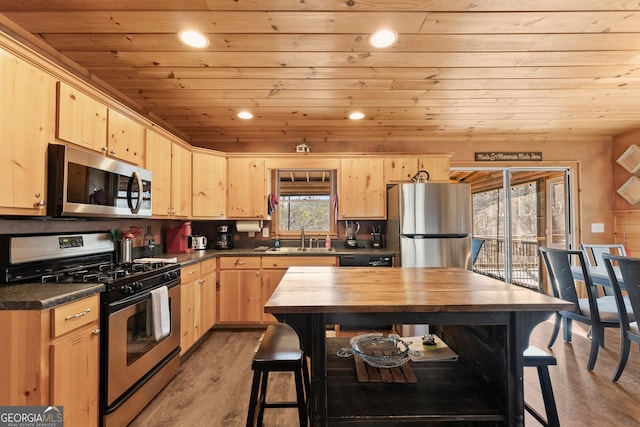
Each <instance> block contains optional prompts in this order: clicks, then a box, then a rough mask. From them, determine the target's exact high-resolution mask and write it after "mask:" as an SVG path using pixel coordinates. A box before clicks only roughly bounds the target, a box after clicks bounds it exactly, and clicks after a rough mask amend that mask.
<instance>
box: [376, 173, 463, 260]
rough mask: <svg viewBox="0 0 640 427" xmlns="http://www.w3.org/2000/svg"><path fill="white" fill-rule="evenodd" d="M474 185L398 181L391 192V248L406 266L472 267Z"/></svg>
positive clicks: (388, 214) (389, 232) (388, 195)
mask: <svg viewBox="0 0 640 427" xmlns="http://www.w3.org/2000/svg"><path fill="white" fill-rule="evenodd" d="M471 228H472V212H471V185H470V184H456V183H448V182H427V183H409V184H397V185H395V186H393V187H391V188H390V189H389V190H388V192H387V247H388V249H390V250H392V251H394V252H396V253H397V254H399V256H398V258H399V259H396V263H397V264H399V265H400V266H402V267H462V268H466V269H471V233H472V230H471Z"/></svg>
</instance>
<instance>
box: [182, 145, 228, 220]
mask: <svg viewBox="0 0 640 427" xmlns="http://www.w3.org/2000/svg"><path fill="white" fill-rule="evenodd" d="M192 164H193V167H192V185H193V198H192V206H191V213H192V216H193V217H194V218H224V217H225V216H224V215H225V202H226V200H225V199H226V191H227V159H226V158H225V156H224V155H222V154H219V153H212V152H208V151H205V150H195V151H194V152H193V153H192Z"/></svg>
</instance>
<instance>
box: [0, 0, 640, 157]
mask: <svg viewBox="0 0 640 427" xmlns="http://www.w3.org/2000/svg"><path fill="white" fill-rule="evenodd" d="M0 13H2V14H3V15H4V18H2V19H3V20H4V21H0V24H2V22H5V25H6V23H7V22H9V23H11V24H12V25H13V23H15V24H17V25H18V26H19V27H20V28H22V29H24V30H26V31H28V32H29V33H32V34H34V35H36V36H37V37H38V38H40V39H41V40H44V41H45V42H46V43H47V44H48V45H50V46H52V47H53V48H55V49H56V50H57V51H59V52H61V53H62V55H64V56H65V57H68V58H70V59H71V60H73V61H75V62H77V63H78V64H80V65H81V66H82V67H84V68H85V69H86V70H88V71H89V72H90V73H92V75H94V76H96V77H98V78H99V79H100V80H102V81H104V82H106V83H107V84H108V85H110V86H112V87H113V88H115V89H117V90H118V91H119V92H120V93H122V94H124V95H126V97H127V98H128V99H129V100H131V101H132V105H133V106H134V107H135V108H136V109H138V110H140V111H143V112H144V113H145V114H148V115H150V116H151V117H154V116H157V117H159V118H161V119H162V120H163V121H165V122H166V123H168V124H169V125H170V126H171V127H173V128H174V129H177V130H178V131H179V132H180V134H181V135H183V136H186V137H187V138H188V139H189V140H190V141H191V143H192V144H193V145H196V146H203V147H209V148H215V147H216V144H229V143H236V144H242V143H252V144H261V143H266V142H269V143H272V142H274V141H278V142H281V143H286V144H288V145H291V144H299V143H302V142H305V143H310V144H313V143H314V142H315V143H327V142H328V143H340V142H344V141H362V142H364V141H367V142H371V143H376V142H384V143H390V142H391V143H392V142H394V141H398V142H400V141H438V140H439V141H446V140H451V139H463V140H469V141H472V140H474V138H480V139H484V140H487V139H494V140H502V141H508V140H545V138H549V139H550V138H551V137H554V138H555V139H558V137H560V138H563V137H566V138H567V140H573V141H577V140H579V139H580V137H581V136H586V135H589V136H611V135H615V134H619V133H622V132H625V131H628V130H631V129H636V128H640V115H639V114H638V111H639V110H640V86H639V83H640V54H639V53H640V2H637V1H627V0H607V1H604V0H537V1H518V0H512V1H506V0H483V1H477V0H422V1H419V0H415V1H399V0H386V1H382V0H362V1H359V0H180V1H175V0H135V1H134V0H109V1H94V0H29V1H22V0H0ZM7 20H9V21H7ZM186 27H189V28H195V29H198V30H200V31H203V32H204V33H206V34H207V36H208V38H209V40H210V44H209V46H208V47H206V48H204V49H194V48H189V47H186V46H185V45H183V43H182V42H180V41H179V40H178V38H177V33H178V31H180V30H181V29H183V28H186ZM380 27H391V28H393V29H395V30H396V31H397V32H398V35H399V39H398V42H397V43H396V44H395V45H393V46H392V47H389V48H386V49H376V48H373V47H371V46H369V44H368V38H369V35H370V34H371V33H372V32H373V31H374V30H376V29H378V28H380ZM240 110H249V111H251V112H252V113H253V114H254V118H253V119H252V120H241V119H239V118H238V117H236V114H237V113H238V112H239V111H240ZM353 110H360V111H362V112H363V113H364V114H365V118H364V119H362V120H360V121H351V120H349V119H348V118H347V116H348V115H349V113H350V112H352V111H353ZM533 148H535V147H533V146H532V149H533Z"/></svg>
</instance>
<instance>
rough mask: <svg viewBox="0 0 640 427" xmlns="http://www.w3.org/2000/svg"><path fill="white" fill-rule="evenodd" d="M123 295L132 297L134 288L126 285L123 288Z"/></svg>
mask: <svg viewBox="0 0 640 427" xmlns="http://www.w3.org/2000/svg"><path fill="white" fill-rule="evenodd" d="M122 293H123V294H125V295H131V294H132V293H133V288H132V287H131V286H129V285H124V286H123V287H122Z"/></svg>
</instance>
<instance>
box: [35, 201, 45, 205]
mask: <svg viewBox="0 0 640 427" xmlns="http://www.w3.org/2000/svg"><path fill="white" fill-rule="evenodd" d="M36 204H37V205H38V206H46V205H47V202H46V200H40V201H39V202H38V203H36Z"/></svg>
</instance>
